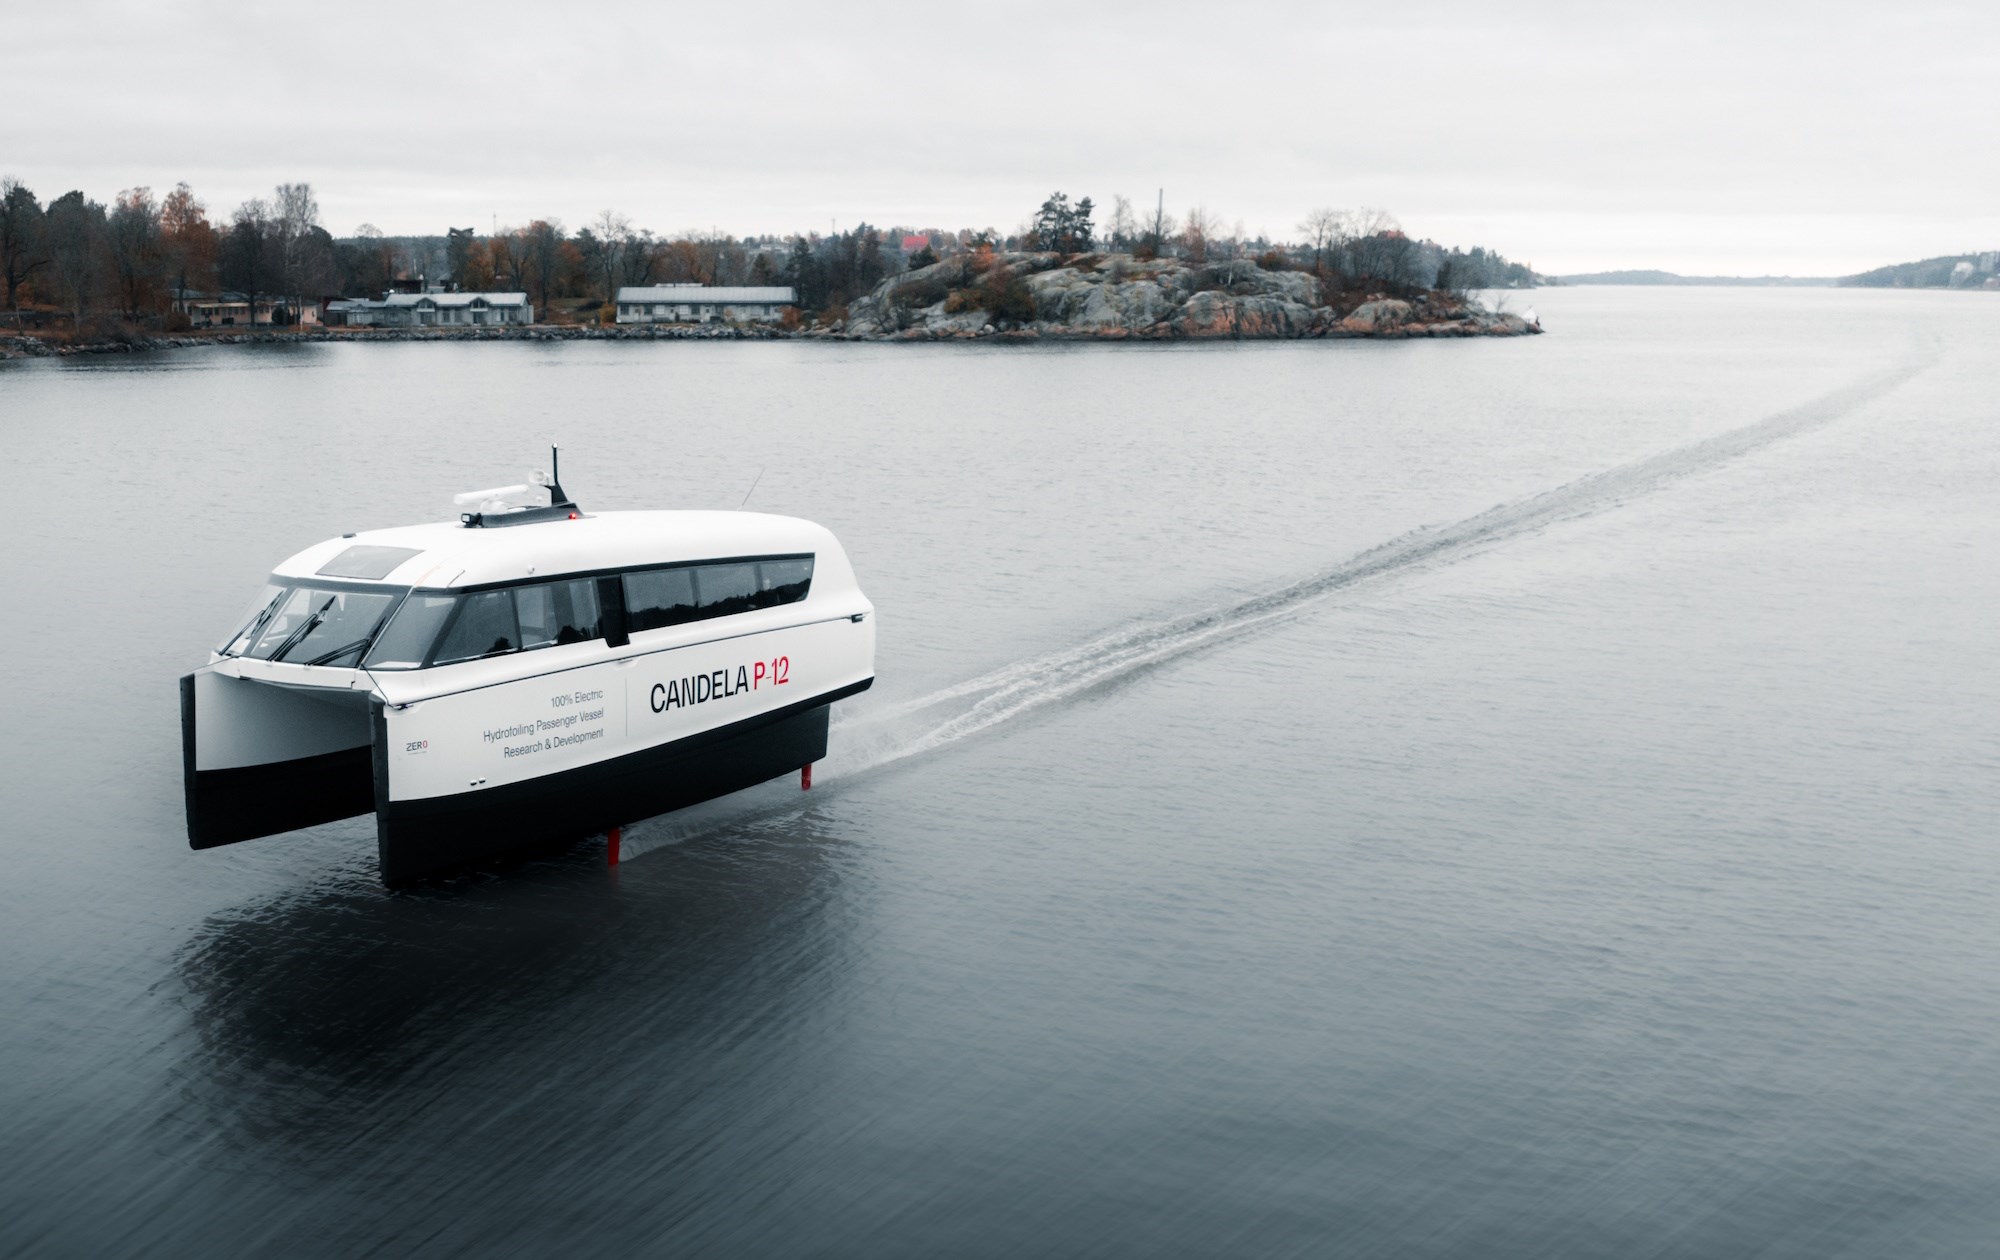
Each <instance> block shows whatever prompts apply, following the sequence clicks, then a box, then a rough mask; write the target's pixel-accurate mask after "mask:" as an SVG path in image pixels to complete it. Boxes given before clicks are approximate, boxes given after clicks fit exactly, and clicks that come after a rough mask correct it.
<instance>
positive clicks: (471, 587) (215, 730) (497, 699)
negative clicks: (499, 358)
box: [181, 476, 875, 884]
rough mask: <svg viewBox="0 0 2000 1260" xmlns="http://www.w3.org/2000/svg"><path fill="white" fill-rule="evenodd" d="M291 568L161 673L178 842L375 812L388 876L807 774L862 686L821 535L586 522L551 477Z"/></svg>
mask: <svg viewBox="0 0 2000 1260" xmlns="http://www.w3.org/2000/svg"><path fill="white" fill-rule="evenodd" d="M457 504H458V506H459V508H460V509H461V511H460V515H459V519H458V521H456V522H453V523H439V524H432V525H410V526H404V527H400V528H394V529H381V530H373V531H370V532H367V533H361V534H348V535H344V536H342V537H340V538H335V539H330V540H328V541H326V542H323V543H320V544H319V545H317V546H314V547H309V548H307V549H306V550H304V551H302V552H300V553H298V554H297V555H295V556H293V557H292V558H291V559H289V560H286V561H285V562H284V563H283V564H280V565H279V566H278V567H277V569H276V570H275V571H274V572H273V573H272V574H271V577H270V581H269V583H268V584H267V585H266V586H265V587H264V589H263V591H262V592H261V593H259V595H258V596H257V598H256V599H255V600H254V601H253V603H252V605H251V608H250V610H249V612H248V613H247V614H246V615H245V616H244V618H243V619H242V621H241V622H240V623H239V624H238V625H237V626H236V627H235V628H234V629H233V632H232V633H231V634H230V636H229V638H228V639H227V640H226V641H225V642H224V643H223V644H222V645H221V646H220V647H218V648H217V649H216V650H215V651H214V652H213V653H211V655H210V660H209V663H208V664H207V665H205V666H203V667H202V668H200V669H198V670H196V671H194V672H193V673H192V674H189V675H187V676H186V677H184V678H182V679H181V729H182V754H183V765H184V773H185V780H186V792H187V821H188V840H189V843H190V844H191V845H192V847H194V848H197V849H207V848H213V847H215V846H217V845H225V844H234V843H236V842H238V841H241V840H253V839H256V838H258V837H260V836H268V835H275V834H277V833H280V832H286V831H293V830H296V829H298V828H301V827H308V826H312V825H314V824H318V823H324V822H330V821H332V820H334V819H339V818H349V817H353V816H355V815H359V814H366V813H370V812H373V813H374V815H375V834H376V842H377V846H378V851H379V854H380V860H381V874H382V879H383V880H384V882H386V883H389V884H399V883H404V882H407V881H409V880H412V879H415V878H417V877H420V876H423V875H427V874H430V873H432V872H435V871H440V870H443V869H446V868H449V867H452V866H457V865H461V864H463V863H466V862H470V861H474V860H477V859H480V858H484V857H488V856H491V855H495V854H498V853H502V852H504V851H506V850H509V849H514V848H518V847H521V846H522V845H524V844H528V843H531V842H535V841H538V840H543V839H547V838H551V837H559V836H581V835H587V834H592V833H595V832H602V831H608V830H610V829H611V828H614V827H618V826H620V825H622V824H624V823H629V822H632V821H635V820H637V819H641V818H647V817H651V816H652V815H655V814H660V813H665V812H667V811H669V810H673V809H679V808H682V807H684V806H687V805H692V804H695V803H696V802H699V801H704V800H708V799H711V798H713V797H716V796H721V795H723V794H725V793H729V792H734V791H737V790H739V789H742V788H746V787H749V786H751V785H753V784H756V783H761V782H763V781H765V780H767V779H772V778H776V777H778V776H780V775H784V774H789V773H792V772H794V771H799V770H802V769H806V768H808V767H810V766H811V764H812V763H813V762H814V761H817V760H819V759H820V758H821V757H823V756H825V755H826V742H827V725H828V717H829V714H830V711H831V706H832V705H833V703H834V702H835V701H837V700H840V699H841V698H843V697H845V696H851V695H854V694H855V693H857V692H860V691H863V690H866V689H867V688H868V686H869V685H870V684H871V683H873V682H874V680H875V679H874V675H875V666H874V661H875V625H874V619H873V614H874V606H873V605H872V604H870V603H869V602H868V600H867V599H866V598H865V597H864V596H863V595H862V593H861V590H860V587H859V586H858V585H857V584H856V582H855V578H854V571H853V568H852V567H851V566H850V565H849V563H848V559H847V556H846V553H845V552H843V551H842V550H841V547H840V544H839V542H838V541H837V540H835V538H834V536H833V535H832V534H831V533H830V532H828V531H827V530H826V529H824V528H822V527H820V526H818V525H815V524H812V523H811V522H808V521H802V520H797V519H794V518H790V517H783V516H770V515H764V514H761V513H754V512H693V511H653V512H602V513H597V512H585V511H583V509H581V508H580V507H578V506H577V505H576V504H575V503H574V502H572V501H571V500H570V499H569V497H568V496H567V495H566V494H564V493H563V491H562V486H561V483H560V481H559V480H558V478H557V477H555V476H551V477H548V478H544V479H538V482H537V483H536V484H531V485H523V486H508V487H503V488H501V489H498V490H486V491H475V492H473V493H471V494H466V495H460V496H458V498H457Z"/></svg>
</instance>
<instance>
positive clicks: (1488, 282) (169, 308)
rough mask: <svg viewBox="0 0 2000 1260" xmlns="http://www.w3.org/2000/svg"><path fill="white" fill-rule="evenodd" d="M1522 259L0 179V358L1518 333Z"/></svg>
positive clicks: (1056, 213)
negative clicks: (475, 210) (499, 212)
mask: <svg viewBox="0 0 2000 1260" xmlns="http://www.w3.org/2000/svg"><path fill="white" fill-rule="evenodd" d="M1538 280H1539V277H1538V276H1537V275H1536V274H1535V273H1534V271H1533V269H1532V268H1530V267H1527V266H1524V265H1522V264H1519V263H1514V262H1510V261H1509V260H1507V259H1505V258H1503V257H1501V256H1500V255H1499V254H1496V253H1493V252H1491V251H1489V250H1486V249H1483V248H1473V249H1469V250H1467V249H1457V248H1446V247H1444V246H1441V245H1438V244H1436V243H1435V242H1432V241H1428V240H1419V239H1416V238H1413V237H1411V236H1409V235H1407V234H1405V233H1404V232H1403V231H1402V230H1401V228H1400V226H1399V225H1398V224H1397V223H1396V222H1395V220H1394V219H1392V218H1390V217H1389V216H1388V215H1387V214H1385V213H1383V212H1380V211H1374V210H1359V211H1342V210H1334V209H1322V210H1315V211H1313V212H1311V213H1310V214H1308V215H1307V216H1306V217H1305V218H1304V219H1303V220H1302V221H1301V222H1300V223H1299V225H1298V228H1297V235H1296V236H1295V237H1293V238H1291V239H1286V240H1271V239H1267V238H1265V237H1263V236H1261V235H1260V236H1252V235H1251V234H1249V233H1248V232H1246V231H1245V229H1244V227H1243V225H1242V224H1241V223H1240V222H1239V223H1236V224H1234V225H1229V224H1226V223H1225V222H1224V221H1223V219H1222V217H1221V216H1220V215H1217V214H1214V213H1212V212H1210V211H1209V210H1207V209H1205V208H1203V207H1199V206H1197V207H1194V208H1192V209H1190V210H1188V211H1187V212H1186V213H1185V214H1184V215H1182V216H1179V217H1176V216H1174V215H1172V214H1169V213H1167V211H1166V208H1165V199H1164V197H1157V198H1156V199H1155V200H1154V205H1153V206H1152V207H1151V208H1150V209H1148V210H1147V211H1145V212H1143V213H1141V212H1137V211H1135V210H1134V208H1133V205H1132V203H1131V202H1130V201H1129V200H1128V199H1127V198H1125V197H1123V196H1116V197H1114V198H1113V199H1112V202H1111V209H1110V211H1109V213H1108V214H1105V215H1102V216H1101V218H1100V214H1099V208H1098V206H1097V205H1096V203H1094V202H1093V200H1092V199H1091V198H1089V197H1083V198H1080V199H1077V200H1075V201H1071V200H1070V198H1069V197H1067V196H1066V195H1064V194H1063V193H1060V192H1058V193H1055V194H1052V195H1051V196H1050V197H1049V198H1047V199H1046V200H1045V201H1044V202H1043V203H1042V204H1041V206H1040V207H1039V208H1038V209H1037V210H1036V211H1035V212H1034V213H1033V214H1032V215H1031V216H1030V217H1028V218H1027V219H1026V220H1024V221H1023V222H1022V223H1021V224H1020V225H1019V226H1018V227H1017V228H1016V229H1015V230H1014V231H1012V232H1006V233H1003V232H1001V231H998V230H996V229H994V228H992V227H985V228H960V229H955V230H946V229H940V228H908V227H899V228H893V229H882V228H878V227H875V226H871V225H869V224H866V223H861V224H857V225H855V226H853V227H851V228H849V229H847V230H845V231H834V232H828V233H825V234H821V233H818V232H801V233H794V234H789V235H784V236H776V235H749V236H739V235H737V234H734V233H731V232H728V231H725V230H723V229H720V228H714V229H707V230H700V231H688V232H681V233H676V234H672V235H656V234H655V233H653V232H651V231H649V230H646V229H643V228H639V227H636V226H634V225H633V223H632V222H631V220H630V219H629V218H628V217H627V216H625V215H622V214H619V213H617V212H615V211H610V210H606V211H604V212H602V213H600V214H599V215H597V216H595V217H594V218H593V219H592V220H591V221H590V222H589V223H587V224H585V225H584V226H582V227H580V228H578V229H576V230H574V231H571V230H568V229H566V228H565V226H564V225H563V224H562V223H561V222H560V221H559V220H556V219H553V218H539V219H534V220H531V221H530V222H529V223H527V224H526V225H523V226H517V227H500V226H496V227H494V229H493V230H491V231H488V232H484V233H482V232H479V231H477V230H476V229H474V228H453V229H451V230H449V231H447V232H445V233H443V234H441V235H435V236H401V237H397V236H389V235H386V234H384V233H382V232H380V231H379V230H377V229H375V228H373V227H372V226H370V225H367V224H363V225H361V226H360V227H359V228H357V229H356V230H355V231H354V233H353V234H352V235H350V236H346V237H335V236H333V235H332V234H331V232H329V231H328V230H327V228H326V227H325V226H324V224H323V223H322V222H321V215H320V210H319V204H318V200H317V198H316V196H315V194H314V192H313V189H312V187H311V186H310V185H308V184H304V183H296V184H283V185H280V186H279V187H278V188H276V189H275V190H274V191H273V194H272V195H271V196H270V197H268V198H252V199H250V200H248V201H245V202H244V203H242V204H241V205H239V206H238V207H236V209H235V210H234V211H233V212H231V213H230V214H229V215H228V217H227V219H226V220H225V219H219V218H211V216H210V214H209V211H208V208H207V207H206V206H205V204H204V203H203V202H202V201H201V200H200V199H199V198H198V197H197V196H196V195H195V193H194V191H193V190H192V189H191V188H190V187H189V186H188V185H186V184H181V185H179V186H177V187H176V188H174V189H173V190H172V191H170V192H168V193H167V194H166V195H165V196H162V197H157V198H156V197H155V196H154V195H153V193H152V191H151V190H150V189H147V188H131V189H126V190H124V191H123V192H121V193H119V194H118V196H117V197H116V198H114V199H113V201H112V202H111V204H110V205H108V206H107V205H105V204H103V203H101V202H98V201H95V200H93V199H91V198H90V197H88V196H87V195H86V194H84V193H83V192H81V191H71V192H68V193H65V194H63V195H61V196H59V197H56V198H54V199H52V200H50V201H48V202H46V203H44V202H43V201H41V200H40V199H38V198H37V197H36V195H35V193H34V192H33V191H32V190H31V189H29V188H28V187H26V186H25V185H23V184H22V183H21V182H20V181H18V180H14V179H0V355H6V354H16V355H19V354H50V353H70V352H87V351H98V350H118V349H127V350H129V349H146V348H153V347H158V346H167V345H199V344H208V343H213V342H241V341H264V340H296V339H302V338H304V339H330V338H335V337H344V338H350V339H355V340H367V339H395V340H409V339H429V338H442V337H453V336H479V337H485V338H495V337H499V338H512V337H536V338H544V339H547V338H556V337H564V338H566V337H613V338H647V339H651V338H656V337H662V336H680V335H704V336H715V335H724V336H808V337H826V338H844V339H889V338H893V339H899V340H918V339H943V338H953V339H957V338H975V337H998V338H1002V339H1020V338H1032V337H1099V338H1114V339H1115V338H1126V337H1137V338H1151V339H1174V338H1184V337H1185V338H1213V337H1312V336H1329V337H1411V336H1468V335H1517V334H1521V333H1527V332H1535V331H1539V329H1538V328H1536V327H1534V326H1533V325H1532V324H1530V323H1529V322H1527V321H1525V320H1523V319H1522V318H1520V317H1519V316H1515V315H1509V314H1504V313H1499V312H1495V311H1491V310H1488V309H1487V308H1486V307H1485V306H1484V305H1483V304H1482V303H1481V302H1480V301H1479V300H1478V298H1477V297H1476V296H1475V294H1477V293H1479V292H1480V291H1485V290H1492V289H1507V288H1526V287H1530V286H1532V285H1534V284H1535V283H1537V282H1538ZM663 284H698V285H713V286H741V285H755V286H765V285H782V286H789V287H790V288H791V289H792V290H793V292H794V294H795V295H796V305H795V306H793V307H790V308H787V309H786V311H785V312H784V319H783V321H782V323H781V324H779V325H778V326H775V327H755V328H752V327H741V328H734V327H723V328H716V327H707V328H686V327H681V328H676V327H673V326H652V327H645V328H633V327H625V326H620V325H615V324H614V323H613V299H614V298H615V296H616V293H617V290H618V289H619V288H621V287H626V286H644V285H663ZM396 290H400V291H403V292H425V291H465V292H485V291H489V290H508V291H518V292H522V293H525V294H527V295H528V297H529V299H530V300H531V301H532V302H533V304H534V310H535V312H536V319H535V322H534V323H533V324H532V325H530V326H527V327H524V328H523V327H516V328H506V329H496V328H484V329H452V330H443V329H430V328H427V329H413V330H387V329H354V330H330V329H326V328H324V327H320V326H317V324H316V322H315V321H316V316H317V312H318V311H319V310H320V309H322V308H323V307H324V306H325V305H326V304H328V303H330V302H332V301H334V300H336V299H340V298H361V297H367V298H380V297H381V296H382V295H384V294H385V293H388V292H391V291H396ZM216 295H226V296H228V297H230V298H231V299H232V300H235V301H239V302H242V303H244V304H246V307H247V309H249V310H252V311H254V312H256V317H255V319H254V321H252V323H253V326H251V327H237V328H230V329H222V330H206V331H203V330H197V329H194V328H192V327H190V325H189V321H188V318H187V316H186V314H185V312H186V311H187V310H188V309H190V302H191V300H192V299H194V298H196V297H200V296H211V297H212V296H216Z"/></svg>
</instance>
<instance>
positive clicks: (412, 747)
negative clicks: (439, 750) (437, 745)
mask: <svg viewBox="0 0 2000 1260" xmlns="http://www.w3.org/2000/svg"><path fill="white" fill-rule="evenodd" d="M430 746H431V741H429V740H427V739H413V740H411V741H410V742H409V743H407V744H404V745H403V751H404V752H406V753H413V752H422V751H423V750H424V749H426V748H429V747H430Z"/></svg>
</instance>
